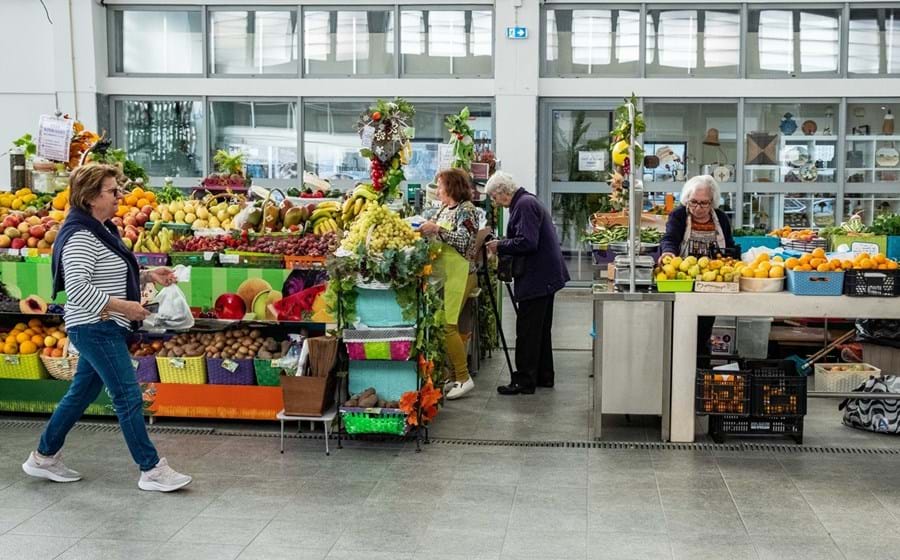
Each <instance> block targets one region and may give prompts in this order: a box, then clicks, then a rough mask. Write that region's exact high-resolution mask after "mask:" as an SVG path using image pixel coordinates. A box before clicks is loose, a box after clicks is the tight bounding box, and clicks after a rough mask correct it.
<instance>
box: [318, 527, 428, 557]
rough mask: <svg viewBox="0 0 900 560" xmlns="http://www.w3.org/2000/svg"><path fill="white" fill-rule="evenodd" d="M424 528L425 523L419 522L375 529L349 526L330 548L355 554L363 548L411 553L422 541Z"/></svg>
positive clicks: (366, 549)
mask: <svg viewBox="0 0 900 560" xmlns="http://www.w3.org/2000/svg"><path fill="white" fill-rule="evenodd" d="M425 529H426V525H421V524H418V525H417V524H411V525H407V526H402V525H401V526H399V527H392V528H387V527H381V528H377V529H371V528H365V529H361V528H357V527H350V528H347V529H345V530H344V532H343V533H342V534H341V536H340V538H338V540H337V542H336V543H335V544H334V548H333V549H332V550H334V551H349V552H355V553H357V554H358V553H359V551H361V550H365V551H378V552H384V553H386V554H388V553H393V554H410V555H411V553H412V552H414V551H416V550H417V549H418V547H419V545H420V544H421V543H422V541H423V539H424V533H425Z"/></svg>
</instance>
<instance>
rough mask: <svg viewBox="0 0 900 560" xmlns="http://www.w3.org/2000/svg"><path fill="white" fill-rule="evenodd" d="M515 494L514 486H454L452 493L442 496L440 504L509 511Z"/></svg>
mask: <svg viewBox="0 0 900 560" xmlns="http://www.w3.org/2000/svg"><path fill="white" fill-rule="evenodd" d="M515 494H516V487H515V486H498V485H492V484H480V485H476V484H468V485H465V486H454V487H453V491H452V492H447V493H446V494H445V495H444V499H443V500H442V503H446V504H465V505H469V506H472V507H478V508H483V509H490V510H492V511H502V510H504V509H505V510H507V511H508V510H510V509H511V508H512V504H513V499H514V497H515Z"/></svg>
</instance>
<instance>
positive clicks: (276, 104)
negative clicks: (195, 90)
mask: <svg viewBox="0 0 900 560" xmlns="http://www.w3.org/2000/svg"><path fill="white" fill-rule="evenodd" d="M210 131H211V137H212V142H211V143H210V154H214V153H215V152H216V150H227V151H229V152H234V151H238V150H240V151H241V152H243V153H244V154H245V156H246V158H245V162H246V167H247V174H248V175H249V176H250V177H259V178H261V179H294V178H296V177H297V104H296V103H295V102H293V101H212V102H211V103H210Z"/></svg>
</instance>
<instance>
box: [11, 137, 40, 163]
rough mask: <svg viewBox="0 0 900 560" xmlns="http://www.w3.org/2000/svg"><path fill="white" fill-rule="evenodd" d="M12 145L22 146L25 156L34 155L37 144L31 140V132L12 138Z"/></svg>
mask: <svg viewBox="0 0 900 560" xmlns="http://www.w3.org/2000/svg"><path fill="white" fill-rule="evenodd" d="M13 146H16V147H19V148H22V149H23V150H24V151H25V157H26V158H30V157H34V156H35V154H37V144H35V143H34V142H33V141H32V137H31V134H23V135H22V136H21V137H20V138H18V139H16V140H13Z"/></svg>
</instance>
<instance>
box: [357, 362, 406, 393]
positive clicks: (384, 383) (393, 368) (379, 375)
mask: <svg viewBox="0 0 900 560" xmlns="http://www.w3.org/2000/svg"><path fill="white" fill-rule="evenodd" d="M418 382H419V372H418V369H417V365H416V362H415V361H406V362H394V361H389V360H350V373H349V390H350V394H356V393H362V392H363V391H365V390H366V389H368V388H369V387H374V388H375V391H376V392H377V393H378V396H379V398H382V399H384V400H386V401H399V400H400V397H402V396H403V393H406V392H407V391H415V390H416V389H417V388H418Z"/></svg>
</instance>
